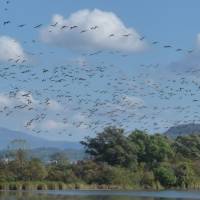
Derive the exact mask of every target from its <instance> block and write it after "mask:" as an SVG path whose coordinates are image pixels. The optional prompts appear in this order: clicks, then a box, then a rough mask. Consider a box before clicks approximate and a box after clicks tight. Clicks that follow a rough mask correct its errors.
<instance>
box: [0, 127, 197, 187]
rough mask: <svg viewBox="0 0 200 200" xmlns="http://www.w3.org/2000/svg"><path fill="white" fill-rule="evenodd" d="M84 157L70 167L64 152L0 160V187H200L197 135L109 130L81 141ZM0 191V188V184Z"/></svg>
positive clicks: (20, 153)
mask: <svg viewBox="0 0 200 200" xmlns="http://www.w3.org/2000/svg"><path fill="white" fill-rule="evenodd" d="M81 144H82V145H83V146H84V149H85V152H86V154H87V158H86V159H83V160H80V161H77V162H75V163H70V162H69V161H68V159H67V156H66V155H65V154H63V153H56V154H54V155H52V157H51V159H50V162H48V163H45V162H42V161H41V160H39V159H38V158H30V157H29V156H28V155H27V151H26V149H23V148H17V149H15V150H12V151H11V150H9V151H8V152H7V154H8V156H7V157H9V159H8V160H5V158H3V157H2V158H1V159H0V183H9V182H12V183H13V182H36V181H40V182H62V183H65V184H73V185H74V187H75V188H80V186H84V185H85V186H86V187H87V186H98V187H99V188H101V186H102V188H105V187H111V188H112V187H116V188H121V189H123V188H124V189H166V188H184V189H186V188H200V135H188V136H179V137H177V138H176V139H171V138H168V137H167V136H165V135H162V134H153V135H151V134H148V133H146V132H144V131H140V130H135V131H133V132H132V133H130V134H125V132H124V130H123V129H120V128H116V127H107V128H105V129H104V131H102V132H101V133H98V134H97V135H96V136H95V137H87V138H85V140H84V141H81ZM0 187H1V185H0Z"/></svg>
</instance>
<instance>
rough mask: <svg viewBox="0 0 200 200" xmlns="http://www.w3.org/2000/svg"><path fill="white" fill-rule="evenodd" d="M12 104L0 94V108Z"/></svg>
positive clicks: (6, 97)
mask: <svg viewBox="0 0 200 200" xmlns="http://www.w3.org/2000/svg"><path fill="white" fill-rule="evenodd" d="M11 104H12V102H11V100H10V99H9V97H8V96H6V95H4V94H0V107H3V106H10V105H11Z"/></svg>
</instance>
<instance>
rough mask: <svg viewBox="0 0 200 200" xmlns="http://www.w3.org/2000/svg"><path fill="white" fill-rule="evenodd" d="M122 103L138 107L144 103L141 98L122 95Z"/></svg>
mask: <svg viewBox="0 0 200 200" xmlns="http://www.w3.org/2000/svg"><path fill="white" fill-rule="evenodd" d="M123 103H125V105H127V106H128V107H140V106H143V105H144V101H143V100H142V99H141V98H138V97H135V96H125V97H123Z"/></svg>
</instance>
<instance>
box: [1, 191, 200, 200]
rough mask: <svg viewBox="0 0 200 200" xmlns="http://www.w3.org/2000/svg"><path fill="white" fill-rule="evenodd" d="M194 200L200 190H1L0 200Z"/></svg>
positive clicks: (198, 197)
mask: <svg viewBox="0 0 200 200" xmlns="http://www.w3.org/2000/svg"><path fill="white" fill-rule="evenodd" d="M181 199H182V200H192V199H200V192H197V191H194V192H192V191H191V192H183V191H162V192H131V191H130V192H127V191H126V192H123V191H95V190H93V191H89V190H87V191H86V190H84V191H83V190H82V191H77V190H76V191H75V190H70V191H40V192H38V191H33V192H0V200H181Z"/></svg>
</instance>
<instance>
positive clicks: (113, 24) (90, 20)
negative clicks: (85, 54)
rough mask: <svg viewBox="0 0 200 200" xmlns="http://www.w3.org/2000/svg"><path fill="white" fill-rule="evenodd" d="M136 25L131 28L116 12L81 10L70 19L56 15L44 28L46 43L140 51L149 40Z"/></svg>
mask: <svg viewBox="0 0 200 200" xmlns="http://www.w3.org/2000/svg"><path fill="white" fill-rule="evenodd" d="M141 38H142V37H141V36H140V35H139V33H137V31H136V30H135V29H134V28H128V27H126V26H125V25H124V23H123V22H122V20H121V19H120V18H119V17H117V16H116V15H115V14H114V13H113V12H105V11H101V10H99V9H94V10H87V9H86V10H80V11H77V12H75V13H73V14H71V15H70V16H69V17H68V18H66V19H65V18H64V17H63V16H61V15H59V14H56V15H54V16H53V18H52V22H51V24H50V25H49V26H47V27H45V28H43V29H42V30H41V40H42V41H43V42H45V43H48V44H51V45H55V46H58V47H64V48H68V49H73V50H116V51H125V52H138V51H142V50H144V49H145V48H146V46H147V44H146V42H145V41H144V40H143V39H141Z"/></svg>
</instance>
